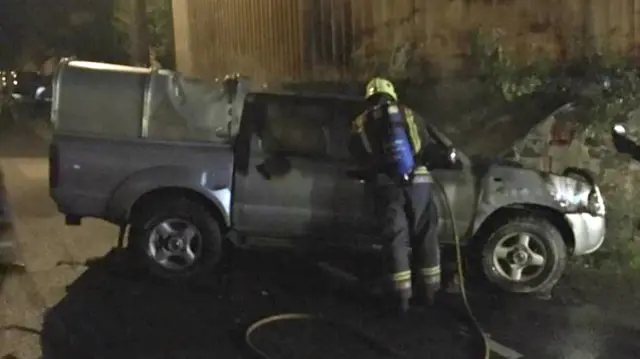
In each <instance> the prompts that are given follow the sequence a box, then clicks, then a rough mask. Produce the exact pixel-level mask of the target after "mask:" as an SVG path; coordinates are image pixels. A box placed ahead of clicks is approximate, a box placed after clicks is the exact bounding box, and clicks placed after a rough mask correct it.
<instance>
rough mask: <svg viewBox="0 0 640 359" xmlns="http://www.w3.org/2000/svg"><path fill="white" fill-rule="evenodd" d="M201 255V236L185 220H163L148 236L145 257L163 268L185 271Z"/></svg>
mask: <svg viewBox="0 0 640 359" xmlns="http://www.w3.org/2000/svg"><path fill="white" fill-rule="evenodd" d="M201 254H202V234H201V233H200V231H199V230H198V228H197V227H196V226H195V225H194V224H193V223H190V222H188V221H186V220H183V219H178V218H172V219H167V220H164V221H162V222H160V223H159V224H158V225H156V226H155V227H154V228H153V229H152V230H151V232H150V234H149V241H148V246H147V255H148V256H149V257H150V258H151V259H153V261H155V262H156V263H157V264H158V265H160V266H162V267H163V268H166V269H169V270H172V271H182V270H185V269H187V268H189V267H191V266H193V264H194V263H195V262H196V261H197V259H198V258H199V257H200V255H201Z"/></svg>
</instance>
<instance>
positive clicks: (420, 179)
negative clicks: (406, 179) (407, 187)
mask: <svg viewBox="0 0 640 359" xmlns="http://www.w3.org/2000/svg"><path fill="white" fill-rule="evenodd" d="M413 175H414V177H413V181H412V182H413V183H433V178H432V177H431V173H429V170H428V169H427V167H425V166H419V167H417V168H416V169H415V171H414V172H413Z"/></svg>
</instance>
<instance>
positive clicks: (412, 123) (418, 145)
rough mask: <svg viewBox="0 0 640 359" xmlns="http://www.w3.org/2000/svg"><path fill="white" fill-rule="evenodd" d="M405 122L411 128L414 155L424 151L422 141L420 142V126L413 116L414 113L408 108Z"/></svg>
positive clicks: (405, 110) (405, 111) (410, 135)
mask: <svg viewBox="0 0 640 359" xmlns="http://www.w3.org/2000/svg"><path fill="white" fill-rule="evenodd" d="M404 114H405V120H406V121H407V127H408V128H409V137H411V142H412V145H413V153H418V152H420V149H422V141H421V140H420V133H419V132H418V126H417V125H416V120H415V118H414V116H413V111H411V110H410V109H408V108H405V109H404Z"/></svg>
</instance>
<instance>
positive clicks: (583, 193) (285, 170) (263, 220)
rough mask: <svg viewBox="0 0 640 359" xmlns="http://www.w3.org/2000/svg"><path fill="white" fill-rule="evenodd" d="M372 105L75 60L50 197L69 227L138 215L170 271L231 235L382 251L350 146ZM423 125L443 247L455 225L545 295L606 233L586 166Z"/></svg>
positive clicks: (130, 222)
mask: <svg viewBox="0 0 640 359" xmlns="http://www.w3.org/2000/svg"><path fill="white" fill-rule="evenodd" d="M230 83H231V85H229V84H230ZM234 83H235V85H233V84H234ZM364 105H365V104H364V103H363V99H361V98H354V97H343V96H328V95H304V94H297V93H269V92H253V91H249V90H248V88H247V86H246V84H245V83H244V82H243V81H239V80H236V81H235V82H234V81H219V82H216V83H213V84H205V83H204V82H202V81H198V80H195V79H191V78H187V77H185V76H182V75H181V74H180V73H177V72H172V71H168V70H158V69H147V68H137V67H127V66H121V65H112V64H103V63H93V62H83V61H76V60H64V61H63V62H62V63H61V64H60V66H59V69H58V71H57V73H56V74H55V76H54V80H53V101H52V118H51V120H52V122H53V125H54V128H55V130H54V135H53V139H52V142H51V147H50V174H49V177H50V183H49V185H50V194H51V197H52V198H53V200H54V201H55V203H56V204H57V206H58V209H59V211H60V212H61V213H62V214H64V216H65V217H66V223H67V224H69V225H79V224H80V223H81V220H82V218H86V217H93V218H100V219H103V220H106V221H109V222H111V223H113V224H115V225H118V226H120V227H121V228H127V227H128V236H127V247H128V248H129V249H131V250H132V251H133V253H135V254H136V255H137V256H138V257H137V258H139V260H140V261H142V262H143V263H144V264H145V267H146V268H148V269H149V271H150V272H151V273H152V274H155V275H157V276H160V277H162V278H165V279H169V280H178V281H189V280H192V279H194V278H199V277H200V278H201V277H202V276H203V275H207V274H211V273H213V271H214V270H215V268H217V264H219V263H220V260H221V258H222V257H223V256H224V255H225V254H227V251H228V250H229V248H234V247H237V248H251V249H258V248H271V249H274V248H276V249H297V250H302V251H314V250H327V249H330V250H344V251H350V250H355V251H360V252H369V251H370V252H371V253H377V252H379V251H380V249H381V248H382V245H383V243H382V242H381V238H379V236H378V235H377V234H378V233H379V230H378V228H377V225H376V223H377V221H376V218H375V217H374V215H373V212H372V210H371V208H372V204H371V199H370V198H369V197H368V196H367V195H366V192H365V184H364V183H363V182H362V181H361V180H359V179H358V178H354V177H351V176H350V169H351V168H352V163H351V158H350V156H349V153H348V150H347V140H348V134H349V129H350V121H351V119H352V118H354V117H355V116H356V115H357V114H358V113H359V112H360V111H362V109H363V108H364ZM428 130H429V132H430V134H431V135H432V137H433V138H434V139H435V142H436V143H437V144H436V145H434V147H433V148H431V149H430V152H429V156H430V159H429V161H430V165H431V168H432V173H433V176H434V177H435V179H436V181H437V183H438V184H439V186H438V188H440V191H437V192H436V195H435V202H436V206H437V208H438V211H439V217H440V218H439V238H440V240H441V243H442V245H443V246H449V245H452V244H453V243H454V237H453V230H454V228H456V230H457V232H458V233H459V234H460V237H461V238H460V241H461V243H462V245H463V246H465V247H466V250H465V253H469V255H470V256H471V257H475V258H476V259H477V261H476V262H477V263H478V265H479V267H481V268H482V271H483V274H484V275H485V276H486V278H487V279H488V280H489V281H490V282H491V283H493V284H494V285H496V286H497V287H499V288H502V289H504V290H506V291H511V292H519V293H532V292H542V291H548V290H550V288H552V287H553V285H554V284H555V283H556V282H557V281H558V279H559V278H560V277H561V275H562V273H563V270H564V268H565V265H566V263H567V260H568V258H569V257H570V256H580V255H585V254H589V253H592V252H594V251H596V250H597V249H598V248H599V247H600V246H601V245H602V243H603V241H604V238H605V206H604V201H603V198H602V196H601V193H600V190H599V188H598V186H597V185H596V184H595V183H594V181H593V178H592V177H591V176H590V175H589V174H588V173H587V172H585V171H581V170H577V169H568V170H567V171H565V172H566V173H564V174H562V175H561V174H552V173H541V172H539V171H536V170H532V169H527V168H523V167H522V166H520V165H518V164H517V163H512V162H505V161H493V160H488V159H483V158H469V157H468V156H467V155H466V154H465V153H463V152H462V151H460V150H459V149H457V148H456V147H455V146H454V145H453V144H452V143H451V141H450V140H449V139H448V138H447V137H446V136H445V135H443V134H442V133H441V132H440V131H438V129H436V128H435V127H432V126H429V128H428Z"/></svg>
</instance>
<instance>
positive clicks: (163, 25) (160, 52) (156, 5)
mask: <svg viewBox="0 0 640 359" xmlns="http://www.w3.org/2000/svg"><path fill="white" fill-rule="evenodd" d="M115 1H116V4H115V7H114V11H113V23H114V25H115V28H116V32H117V37H118V39H119V44H120V47H121V48H123V49H129V48H130V46H131V44H130V28H131V25H132V22H133V21H134V14H133V8H132V2H131V1H130V0H115ZM145 21H146V22H147V31H148V34H147V35H148V40H149V53H150V56H151V58H152V60H153V62H158V63H160V65H161V66H162V67H165V68H174V67H175V48H174V47H175V46H174V40H173V17H172V12H171V0H148V1H147V13H146V18H145Z"/></svg>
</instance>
